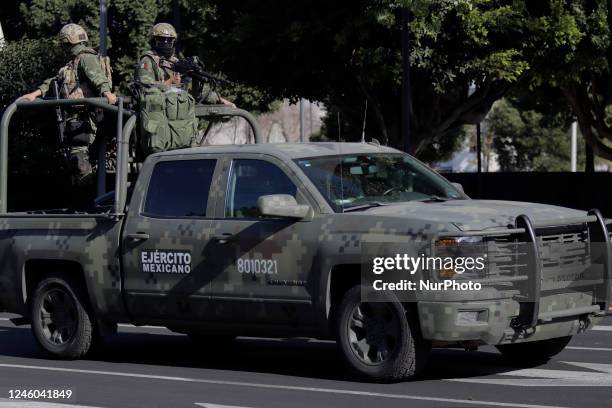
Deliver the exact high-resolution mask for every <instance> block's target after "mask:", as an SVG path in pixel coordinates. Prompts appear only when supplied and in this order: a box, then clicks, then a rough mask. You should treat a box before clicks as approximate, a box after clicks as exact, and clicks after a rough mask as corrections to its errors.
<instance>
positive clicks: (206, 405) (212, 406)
mask: <svg viewBox="0 0 612 408" xmlns="http://www.w3.org/2000/svg"><path fill="white" fill-rule="evenodd" d="M195 405H197V406H199V407H204V408H249V407H239V406H236V405H219V404H209V403H208V402H196V403H195Z"/></svg>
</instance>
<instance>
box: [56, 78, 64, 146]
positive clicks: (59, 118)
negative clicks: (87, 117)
mask: <svg viewBox="0 0 612 408" xmlns="http://www.w3.org/2000/svg"><path fill="white" fill-rule="evenodd" d="M53 98H55V99H56V100H58V101H59V100H60V99H61V97H60V92H59V86H58V85H57V81H53ZM55 121H56V122H57V130H58V134H59V144H60V147H63V146H64V141H65V140H66V139H65V138H66V135H65V131H66V122H65V121H64V111H63V110H62V108H61V107H60V106H57V107H56V108H55Z"/></svg>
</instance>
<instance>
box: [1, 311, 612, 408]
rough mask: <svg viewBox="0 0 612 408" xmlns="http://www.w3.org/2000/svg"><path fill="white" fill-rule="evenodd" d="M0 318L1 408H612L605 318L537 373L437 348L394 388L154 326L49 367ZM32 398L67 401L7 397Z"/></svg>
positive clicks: (319, 349) (244, 343)
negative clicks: (54, 396) (61, 393)
mask: <svg viewBox="0 0 612 408" xmlns="http://www.w3.org/2000/svg"><path fill="white" fill-rule="evenodd" d="M8 317H9V315H2V314H0V408H4V407H32V408H43V407H44V408H47V407H48V408H51V407H65V406H74V405H80V406H91V407H138V408H141V407H192V408H194V407H198V406H199V407H208V408H220V407H249V408H287V407H321V408H323V407H350V408H355V407H376V408H379V407H403V408H405V407H426V408H430V407H431V408H434V407H436V408H442V407H444V408H468V407H494V406H502V407H522V408H535V407H540V408H544V407H546V408H549V407H589V408H595V407H606V408H610V407H612V316H610V317H608V318H607V319H606V321H605V322H604V324H603V325H600V326H598V327H596V330H593V331H590V332H588V333H586V334H583V335H580V336H577V337H575V338H574V339H573V340H572V342H571V343H570V345H569V346H568V348H567V349H566V350H565V351H564V352H562V353H561V354H560V355H558V356H557V357H555V358H554V359H553V360H551V361H550V362H548V363H547V364H545V365H541V366H537V367H531V368H520V367H517V366H513V365H512V364H511V363H509V362H508V361H506V360H505V359H504V358H502V356H501V355H500V354H499V353H497V351H496V350H495V349H494V348H490V347H484V348H481V349H480V350H479V351H476V352H465V351H462V350H434V352H433V353H432V356H431V360H430V363H429V366H428V367H427V369H426V371H425V373H424V374H423V375H422V377H421V378H420V379H418V380H415V381H411V382H404V383H399V384H370V383H363V382H359V381H357V380H356V379H354V378H351V377H350V376H349V375H347V371H346V370H345V369H344V367H343V365H342V362H341V360H340V358H339V355H338V353H337V352H336V346H335V344H333V343H330V342H320V341H308V340H301V339H293V340H283V341H280V340H268V339H248V338H239V339H237V340H235V341H234V342H232V343H229V344H227V345H225V346H223V347H221V348H218V349H206V348H204V347H202V346H199V345H198V344H194V343H192V342H191V341H190V340H189V339H188V338H187V337H186V336H181V335H175V334H172V333H170V332H168V331H167V330H164V329H160V328H134V327H127V326H123V327H121V328H120V333H119V334H118V335H117V336H114V337H112V338H109V339H107V341H106V344H105V346H104V347H103V348H102V349H101V350H100V351H99V352H97V354H96V355H94V356H92V357H90V358H88V359H86V360H80V361H55V360H50V359H48V358H46V357H45V355H44V354H42V353H41V352H40V351H39V349H38V347H37V345H36V343H35V342H34V339H33V337H32V335H31V333H30V329H29V327H19V328H17V327H14V326H13V325H12V324H11V323H10V322H9V321H7V318H8ZM37 389H38V390H40V389H57V390H70V391H72V397H71V398H70V399H69V400H63V401H62V400H56V401H50V400H45V401H42V400H39V401H35V402H25V401H23V400H21V401H16V400H11V399H10V392H11V390H37ZM60 404H61V405H60ZM64 404H67V405H64Z"/></svg>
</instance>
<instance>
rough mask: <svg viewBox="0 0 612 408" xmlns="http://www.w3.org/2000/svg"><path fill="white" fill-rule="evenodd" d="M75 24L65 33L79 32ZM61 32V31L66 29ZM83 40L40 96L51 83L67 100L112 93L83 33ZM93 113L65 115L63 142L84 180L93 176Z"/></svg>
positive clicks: (70, 111)
mask: <svg viewBox="0 0 612 408" xmlns="http://www.w3.org/2000/svg"><path fill="white" fill-rule="evenodd" d="M74 26H76V24H69V25H68V26H66V27H68V30H79V29H80V30H82V28H80V27H78V26H76V27H78V28H75V27H74ZM66 27H64V29H62V32H63V31H64V30H65V29H66ZM82 33H83V34H84V37H80V38H79V39H82V38H84V40H83V41H81V42H79V43H77V44H73V45H72V47H71V48H70V54H71V55H72V57H73V58H72V60H70V61H69V62H68V63H67V64H66V65H65V66H64V67H62V68H61V69H60V70H59V72H58V74H57V75H56V76H55V77H52V78H49V79H47V80H46V81H44V82H43V83H42V85H40V86H39V87H38V89H39V90H40V92H41V94H42V96H45V95H48V94H49V91H50V90H51V92H53V90H52V89H51V84H52V82H53V81H57V84H58V87H59V90H60V97H61V98H66V99H80V98H89V97H97V96H103V94H104V93H105V92H110V91H111V84H110V82H109V80H108V78H107V76H106V74H105V72H104V69H103V68H102V65H101V63H100V59H99V58H98V54H97V53H96V51H94V50H93V49H91V48H88V47H86V46H85V44H84V42H85V41H87V35H86V34H85V32H84V30H83V31H82ZM96 130H97V126H96V118H95V113H93V112H90V111H88V110H86V109H82V108H81V109H79V108H71V109H68V110H67V112H66V131H65V136H66V141H67V143H68V146H69V151H70V162H71V165H72V167H73V169H74V171H75V173H76V176H77V177H78V179H79V181H83V180H84V179H86V178H87V176H89V175H90V174H91V173H92V168H91V163H90V162H89V147H90V146H91V144H92V143H93V142H94V140H95V135H96Z"/></svg>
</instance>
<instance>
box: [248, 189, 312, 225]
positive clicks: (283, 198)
mask: <svg viewBox="0 0 612 408" xmlns="http://www.w3.org/2000/svg"><path fill="white" fill-rule="evenodd" d="M257 208H258V209H259V212H260V213H261V214H262V215H269V216H272V217H282V218H296V219H303V218H306V217H309V216H312V208H310V206H309V205H305V204H298V203H297V201H296V200H295V197H293V196H290V195H289V194H271V195H265V196H261V197H259V198H258V199H257Z"/></svg>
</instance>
